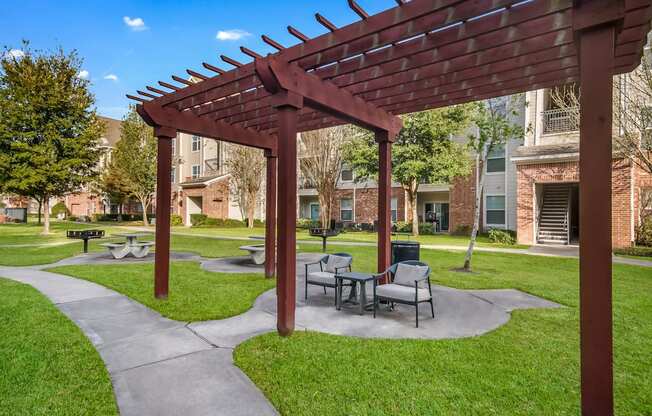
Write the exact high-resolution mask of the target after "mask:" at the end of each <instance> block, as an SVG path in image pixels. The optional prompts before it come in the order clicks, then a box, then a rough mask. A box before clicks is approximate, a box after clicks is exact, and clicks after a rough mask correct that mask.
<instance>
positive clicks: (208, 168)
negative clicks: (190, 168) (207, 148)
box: [204, 158, 222, 176]
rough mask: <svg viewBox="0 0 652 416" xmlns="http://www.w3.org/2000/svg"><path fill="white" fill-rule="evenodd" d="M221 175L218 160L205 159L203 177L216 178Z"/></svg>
mask: <svg viewBox="0 0 652 416" xmlns="http://www.w3.org/2000/svg"><path fill="white" fill-rule="evenodd" d="M221 174H222V166H220V160H219V159H218V158H214V159H206V160H205V161H204V176H216V175H221Z"/></svg>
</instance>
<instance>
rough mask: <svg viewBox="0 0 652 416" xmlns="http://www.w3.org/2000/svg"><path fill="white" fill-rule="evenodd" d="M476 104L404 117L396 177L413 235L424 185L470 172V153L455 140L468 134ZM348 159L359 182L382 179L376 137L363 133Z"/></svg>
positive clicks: (395, 162) (394, 151)
mask: <svg viewBox="0 0 652 416" xmlns="http://www.w3.org/2000/svg"><path fill="white" fill-rule="evenodd" d="M473 108H474V107H473V106H472V105H458V106H451V107H446V108H442V109H437V110H432V111H424V112H421V113H414V114H409V115H406V116H403V128H402V129H401V131H400V132H399V135H398V137H397V138H396V142H395V144H394V146H393V148H392V178H393V180H394V181H396V182H398V183H399V184H400V185H401V187H402V188H403V189H404V190H405V192H406V194H407V197H408V198H407V200H408V208H409V212H410V213H411V217H412V234H414V235H418V234H419V217H418V215H417V193H418V191H419V186H420V185H421V184H424V183H448V182H451V181H452V180H453V179H455V178H456V177H459V176H465V175H467V174H468V173H469V170H470V160H469V157H468V154H467V151H466V149H465V147H464V146H462V145H461V144H458V143H455V142H454V141H452V140H451V137H452V136H453V135H456V134H459V133H461V132H463V131H464V129H465V128H466V127H468V125H469V121H470V117H471V115H472V113H473ZM344 159H345V160H346V161H347V162H349V163H350V164H351V166H352V167H353V169H354V171H355V173H356V180H365V179H369V178H377V177H378V148H377V146H376V144H375V142H374V138H373V136H372V135H370V134H368V133H366V132H360V133H359V134H358V135H357V137H354V139H353V140H351V141H350V142H348V143H346V144H345V146H344Z"/></svg>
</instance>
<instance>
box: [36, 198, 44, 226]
mask: <svg viewBox="0 0 652 416" xmlns="http://www.w3.org/2000/svg"><path fill="white" fill-rule="evenodd" d="M37 201H38V225H41V210H42V208H43V200H42V199H37Z"/></svg>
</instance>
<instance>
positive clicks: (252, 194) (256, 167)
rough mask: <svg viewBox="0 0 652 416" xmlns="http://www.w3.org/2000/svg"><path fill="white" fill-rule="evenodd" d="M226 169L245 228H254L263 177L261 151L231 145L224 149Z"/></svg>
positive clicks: (263, 159)
mask: <svg viewBox="0 0 652 416" xmlns="http://www.w3.org/2000/svg"><path fill="white" fill-rule="evenodd" d="M226 153H227V158H226V162H225V164H226V167H227V169H228V171H229V173H230V174H231V183H232V185H233V194H234V195H235V196H236V198H237V200H238V204H239V205H240V209H241V210H242V211H244V212H243V213H244V215H243V216H244V217H245V218H246V219H247V226H248V227H249V228H254V216H255V212H256V201H257V199H258V194H259V193H260V188H261V186H262V183H263V178H264V176H265V163H266V162H265V156H264V155H263V152H262V150H260V149H256V148H253V147H247V146H240V145H236V144H231V145H229V146H228V147H227V148H226Z"/></svg>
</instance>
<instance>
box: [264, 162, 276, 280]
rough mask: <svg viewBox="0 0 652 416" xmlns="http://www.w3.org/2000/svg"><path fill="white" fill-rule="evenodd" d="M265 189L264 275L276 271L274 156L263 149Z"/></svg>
mask: <svg viewBox="0 0 652 416" xmlns="http://www.w3.org/2000/svg"><path fill="white" fill-rule="evenodd" d="M265 157H266V158H267V179H266V181H265V183H266V186H267V190H266V194H265V277H268V278H269V277H274V274H275V273H276V156H274V155H272V154H271V152H270V151H265Z"/></svg>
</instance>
